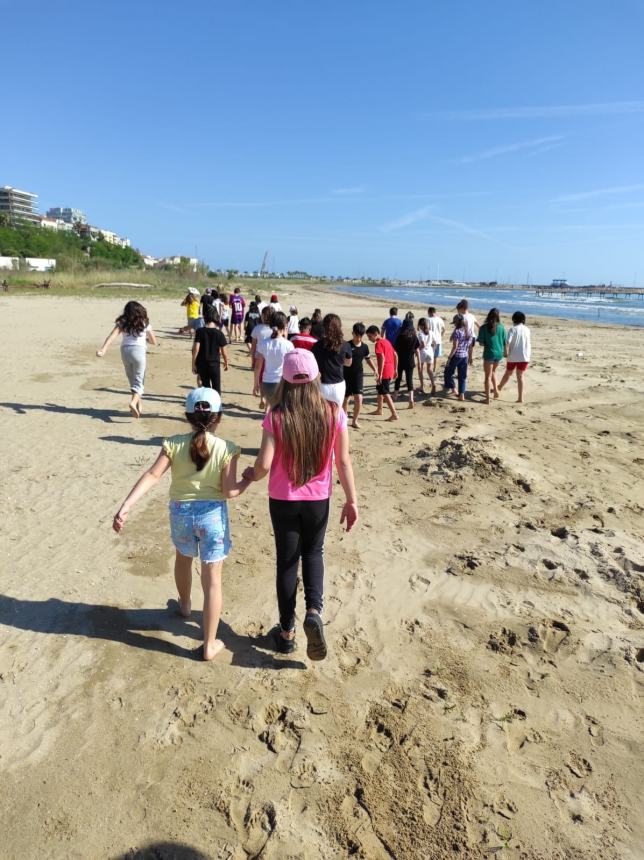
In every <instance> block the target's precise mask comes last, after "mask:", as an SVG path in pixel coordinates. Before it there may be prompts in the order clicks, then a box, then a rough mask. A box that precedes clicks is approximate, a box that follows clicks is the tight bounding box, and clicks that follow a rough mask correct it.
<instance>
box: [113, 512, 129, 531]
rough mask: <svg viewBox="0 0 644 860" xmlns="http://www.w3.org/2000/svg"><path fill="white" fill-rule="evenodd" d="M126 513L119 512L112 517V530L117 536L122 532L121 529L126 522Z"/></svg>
mask: <svg viewBox="0 0 644 860" xmlns="http://www.w3.org/2000/svg"><path fill="white" fill-rule="evenodd" d="M127 515H128V512H127V511H124V510H119V511H117V513H116V514H115V515H114V520H113V521H112V528H113V529H114V531H115V532H116V534H117V535H120V534H121V532H122V531H123V527H124V526H125V521H126V520H127Z"/></svg>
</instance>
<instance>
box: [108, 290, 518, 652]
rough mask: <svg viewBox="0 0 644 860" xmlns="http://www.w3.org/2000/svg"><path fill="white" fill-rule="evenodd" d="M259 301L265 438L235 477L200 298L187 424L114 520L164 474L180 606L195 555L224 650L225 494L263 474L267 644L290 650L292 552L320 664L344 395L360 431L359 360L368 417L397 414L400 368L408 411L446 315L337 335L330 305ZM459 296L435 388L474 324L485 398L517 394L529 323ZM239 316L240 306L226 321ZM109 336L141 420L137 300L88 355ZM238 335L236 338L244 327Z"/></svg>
mask: <svg viewBox="0 0 644 860" xmlns="http://www.w3.org/2000/svg"><path fill="white" fill-rule="evenodd" d="M258 299H259V297H256V300H255V302H252V303H251V305H250V307H249V310H248V312H247V314H246V317H245V319H243V320H242V322H243V323H245V335H246V337H245V339H246V341H247V343H248V338H250V343H249V344H248V346H249V350H250V354H251V357H252V360H253V364H254V368H253V370H254V388H253V390H254V393H256V394H258V395H260V396H261V397H262V398H263V401H264V403H265V405H266V414H265V416H264V419H263V422H262V439H261V445H260V448H259V453H258V455H257V457H256V460H255V463H254V465H253V466H249V467H247V468H246V469H244V471H243V473H242V475H241V476H238V474H237V470H238V458H239V455H240V453H241V449H240V447H239V446H238V445H236V444H235V443H234V442H231V441H226V440H225V439H223V438H222V437H221V436H220V435H219V427H220V424H221V421H222V416H223V407H222V400H221V395H220V375H219V369H220V362H223V364H224V370H227V369H228V355H227V346H228V339H227V338H226V336H225V334H224V333H223V331H222V328H223V327H222V325H221V317H220V316H219V314H218V311H217V309H216V307H215V306H214V302H212V303H211V302H205V303H203V309H202V311H201V315H200V318H201V320H202V324H200V325H193V326H191V330H193V331H194V342H193V346H192V365H193V368H192V369H193V372H195V373H197V374H198V382H199V385H198V387H197V388H195V389H194V390H192V391H191V392H190V393H189V394H188V396H187V398H186V402H185V409H184V414H185V418H186V420H187V422H188V423H189V425H190V432H188V433H185V434H179V435H177V436H172V437H169V438H167V439H164V440H163V444H162V446H161V450H160V451H159V454H158V456H157V458H156V460H155V462H154V463H153V465H152V466H151V467H150V468H149V469H147V470H146V471H145V472H144V474H143V475H142V476H141V477H140V478H139V480H138V481H137V482H136V484H135V485H134V486H133V488H132V489H131V491H130V492H129V494H128V495H127V497H126V498H125V500H124V501H123V503H122V504H121V506H120V507H119V509H118V511H117V513H116V515H115V516H114V520H113V528H114V530H115V531H116V532H117V533H120V532H121V531H122V530H123V528H124V526H125V524H126V522H127V519H128V516H129V514H130V511H131V509H132V508H133V506H134V505H135V504H136V503H137V502H138V501H139V500H140V499H141V498H143V496H144V495H145V494H146V493H147V492H148V491H149V490H150V489H151V488H152V487H153V486H154V485H155V484H156V483H157V482H158V481H159V480H160V478H161V477H162V476H163V475H164V474H165V473H166V472H167V471H168V470H170V472H171V483H170V503H169V516H170V534H171V538H172V541H173V544H174V546H175V565H174V576H175V583H176V587H177V592H178V610H179V613H180V614H181V615H182V616H183V617H185V618H188V617H190V615H191V611H192V606H191V587H192V564H193V559H195V558H200V560H201V584H202V588H203V592H204V606H203V639H204V642H203V652H202V653H203V659H204V660H212V659H213V658H214V657H215V656H216V655H217V654H218V653H219V652H220V651H221V650H222V649H223V648H224V647H225V646H224V643H223V641H222V640H221V639H218V638H217V631H218V625H219V619H220V616H221V608H222V570H223V562H224V560H225V558H226V557H227V556H228V554H229V553H230V550H231V546H232V542H231V537H230V525H229V519H228V510H227V500H228V499H230V498H235V497H237V496H239V495H241V494H242V493H244V492H245V491H246V490H247V489H248V488H249V486H250V485H251V484H252V483H254V482H258V481H261V480H263V479H264V478H265V477H266V476H268V496H269V515H270V518H271V523H272V526H273V533H274V538H275V552H276V568H277V576H276V588H277V604H278V612H279V623H278V625H277V626H276V628H275V629H274V631H273V636H274V647H275V649H276V650H277V651H278V652H279V653H282V654H290V653H292V652H293V651H294V650H295V649H296V615H295V611H296V593H297V578H298V568H299V566H300V562H301V567H302V582H303V586H304V601H305V616H304V620H303V631H304V635H305V637H306V642H307V655H308V657H309V658H310V659H311V660H322V659H324V658H325V657H326V654H327V644H326V639H325V634H324V625H323V622H322V611H323V605H324V558H323V550H324V539H325V534H326V529H327V525H328V519H329V507H330V497H331V493H332V486H333V464H334V463H335V468H336V471H337V475H338V479H339V481H340V484H341V486H342V490H343V492H344V504H343V507H342V511H341V516H340V523H341V524H344V525H345V527H346V530H347V531H349V530H351V529H352V528H353V526H354V525H355V523H356V522H357V521H358V516H359V515H358V506H357V496H356V489H355V483H354V478H353V470H352V465H351V457H350V453H349V435H348V429H347V427H348V421H347V415H346V411H347V407H348V401H349V399H351V398H353V403H354V409H353V416H352V426H353V427H359V424H358V417H359V415H360V411H361V406H362V398H363V395H364V370H363V365H364V363H365V362H366V363H367V365H368V366H369V367H370V368H371V370H372V371H373V372H374V375H375V378H376V391H377V404H376V410H375V412H374V413H372V414H376V415H380V414H382V409H383V405H384V404H386V405H387V407H388V409H389V411H390V413H391V414H390V417H389V419H388V420H390V421H395V420H398V415H397V412H396V408H395V404H394V398H395V397H397V395H398V392H399V390H400V386H401V384H402V380H403V377H404V380H405V386H406V388H407V392H408V400H409V408H413V406H414V399H413V395H414V386H413V371H414V367H415V366H417V367H418V369H419V375H420V382H421V389H423V390H424V371H426V372H427V376H428V379H429V383H430V386H431V389H430V391H431V393H435V391H436V384H435V373H436V362H437V360H438V358H439V357H440V355H441V350H442V343H441V342H442V335H443V331H444V323H443V321H442V319H441V318H440V317H438V315H437V314H436V311H435V309H434V308H430V309H429V312H428V316H427V317H426V318H422V319H420V320H419V323H418V329H416V328H415V326H414V316H413V314H412V313H411V312H410V313H408V314H407V315H406V317H405V319H404V320H399V319H398V317H397V309H396V308H392V309H391V311H390V316H389V318H388V320H385V323H383V325H382V327H381V328H378V326H375V325H371V326H369V327H368V328H366V327H365V325H364V324H363V323H361V322H360V323H355V324H354V326H353V330H352V338H351V340H350V341H348V342H347V341H345V339H344V335H343V332H342V326H341V320H340V318H339V317H338V316H337V315H336V314H327V315H326V316H325V317H322V315H321V312H320V311H319V309H316V311H315V312H314V314H313V315H312V317H311V318H310V319H309V318H304V319H301V320H300V319H299V318H298V317H297V309H296V308H294V307H291V308H290V314H289V316H288V317H287V316H286V315H285V314H284V313H282V311H281V308H279V309H276V308H275V305H278V307H279V303H278V302H277V296H273V297H272V299H274V301H272V302H271V303H269V304H266V305H265V306H264V307H262V308H261V309H260V307H259V303H258V301H257V300H258ZM242 301H243V300H242ZM462 305H463V303H461V304H460V305H459V308H458V311H459V312H458V313H457V314H456V316H455V317H454V319H453V325H454V330H453V332H452V334H451V336H450V342H451V344H452V346H451V352H450V354H449V356H448V359H447V362H446V365H445V369H444V380H445V390H446V391H447V393H448V394H452V393H455V382H454V378H455V376H456V377H457V378H458V391H459V395H458V396H459V397H461V399H462V398H463V397H464V394H465V390H466V380H467V369H468V366H469V365H470V364H471V361H472V350H473V347H474V337H475V329H478V331H477V332H476V334H477V337H476V339H477V340H478V342H479V343H481V344H482V345H483V363H484V369H485V396H486V402H488V403H489V401H490V391H492V393H493V396H495V397H497V396H498V391H499V390H500V389H501V388H503V386H504V385H505V384H506V383H507V382H508V381H509V379H510V376H511V375H512V374H513V373H516V375H517V383H518V390H519V401H521V400H522V397H523V374H524V373H525V370H526V368H527V364H528V362H529V360H530V333H529V330H528V329H527V327H526V326H525V316H524V315H523V314H522V313H520V312H517V313H515V314H514V315H513V317H512V321H513V326H512V328H511V329H510V330H509V332H508V333H507V334H506V332H505V329H504V327H503V326H502V324H501V322H500V315H499V312H498V310H497V309H495V308H493V309H492V310H491V311H490V312H489V314H488V316H487V318H486V320H485V323H484V324H483V325H482V326H480V327H479V326H478V323H477V322H476V320H475V318H474V317H473V316H472V315H471V314H469V310H468V308H467V303H466V302H465V306H464V307H463V306H462ZM188 318H189V319H197V318H196V317H190V316H189V317H188ZM238 318H239V316H238V314H237V316H236V317H235V319H238ZM293 318H295V319H293ZM241 324H242V323H240V322H237V323H235V325H240V326H241ZM251 324H252V330H250V325H251ZM314 331H315V334H314V333H313V332H314ZM118 335H121V336H122V338H123V340H122V346H121V353H122V358H123V363H124V367H125V370H126V374H127V376H128V380H129V381H130V386H131V392H132V400H131V402H130V409H131V410H132V413H133V414H134V415H135V416H136V417H139V416H140V414H141V411H140V401H141V396H142V394H143V378H144V374H145V341H146V340H147V341H149V342H151V343H155V335H154V332H153V330H152V328H151V326H150V323H149V320H148V317H147V312H146V311H145V308H143V306H142V305H140V304H139V303H138V302H128V303H127V305H126V306H125V308H124V311H123V313H122V314H121V315H120V316H119V317H118V318H117V320H116V324H115V326H114V328H113V330H112V331H111V333H110V334H109V335H108V337H107V338H106V340H105V342H104V344H103V346H102V347H101V349H99V350H98V351H97V355H99V356H102V355H104V354H105V351H106V350H107V348H108V347H109V345H110V343H111V342H112V341H113V340H115V339H116V337H117V336H118ZM365 335H366V337H367V339H368V341H369V342H370V343H372V344H373V346H374V353H375V359H376V361H375V364H374V362H373V360H372V358H371V355H370V352H369V347H368V346H367V344H366V343H365V342H364V337H365ZM238 337H239V338H240V339H241V329H240V331H239V332H238ZM141 352H142V355H141ZM504 356H505V357H506V358H507V359H508V363H507V366H506V371H505V373H504V376H503V378H502V379H501V381H500V382H499V383H497V380H496V376H495V372H496V368H497V366H498V363H499V361H500V360H501V359H502V358H503V357H504ZM392 382H393V383H394V391H393V393H392V391H391V383H392Z"/></svg>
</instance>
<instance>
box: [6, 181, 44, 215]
mask: <svg viewBox="0 0 644 860" xmlns="http://www.w3.org/2000/svg"><path fill="white" fill-rule="evenodd" d="M37 200H38V195H37V194H32V193H31V191H20V189H18V188H12V187H11V185H4V186H2V187H1V188H0V212H2V213H4V214H5V215H8V216H9V222H10V223H11V224H15V223H17V222H18V223H19V222H20V221H38V219H39V217H40V216H39V215H38V213H37V212H36V201H37Z"/></svg>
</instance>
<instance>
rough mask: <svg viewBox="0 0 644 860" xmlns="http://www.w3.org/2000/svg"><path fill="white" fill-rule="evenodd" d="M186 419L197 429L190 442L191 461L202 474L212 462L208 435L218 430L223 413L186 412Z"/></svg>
mask: <svg viewBox="0 0 644 860" xmlns="http://www.w3.org/2000/svg"><path fill="white" fill-rule="evenodd" d="M186 418H187V419H188V421H189V422H190V424H191V425H192V426H193V427H194V429H195V433H193V435H192V439H191V440H190V459H191V460H192V462H193V463H194V464H195V466H196V467H197V471H198V472H201V470H202V469H203V467H204V466H205V465H206V463H207V462H208V460H210V451H209V450H208V439H207V437H206V433H208V432H209V431H210V432H212V431H213V430H215V429H216V427H217V425H218V424H219V421H220V420H221V412H186Z"/></svg>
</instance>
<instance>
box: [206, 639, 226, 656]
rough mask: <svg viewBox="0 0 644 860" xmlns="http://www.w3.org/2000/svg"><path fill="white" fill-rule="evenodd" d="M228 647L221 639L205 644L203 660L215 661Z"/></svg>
mask: <svg viewBox="0 0 644 860" xmlns="http://www.w3.org/2000/svg"><path fill="white" fill-rule="evenodd" d="M225 647H226V646H225V645H224V643H223V642H222V641H221V639H215V641H214V642H209V643H207V644H206V642H204V643H203V658H204V660H214V659H215V657H216V656H217V654H219V652H220V651H223V650H224V648H225Z"/></svg>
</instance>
